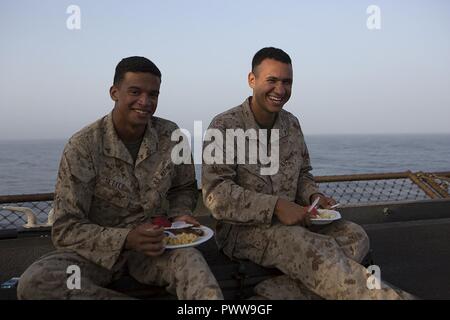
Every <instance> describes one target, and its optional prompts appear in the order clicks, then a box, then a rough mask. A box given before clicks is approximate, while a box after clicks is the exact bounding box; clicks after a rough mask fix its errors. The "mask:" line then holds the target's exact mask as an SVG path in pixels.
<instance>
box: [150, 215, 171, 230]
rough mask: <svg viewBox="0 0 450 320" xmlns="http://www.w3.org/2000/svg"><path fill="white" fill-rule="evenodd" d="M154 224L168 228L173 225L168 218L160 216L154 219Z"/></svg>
mask: <svg viewBox="0 0 450 320" xmlns="http://www.w3.org/2000/svg"><path fill="white" fill-rule="evenodd" d="M152 224H155V225H157V226H160V227H164V228H168V227H170V226H171V225H172V223H171V222H170V221H169V219H167V217H164V216H159V217H154V218H152Z"/></svg>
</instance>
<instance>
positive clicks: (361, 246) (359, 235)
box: [347, 221, 370, 260]
mask: <svg viewBox="0 0 450 320" xmlns="http://www.w3.org/2000/svg"><path fill="white" fill-rule="evenodd" d="M347 228H348V229H349V237H350V238H351V239H352V240H353V244H352V246H353V248H354V253H355V256H356V260H362V259H363V258H364V257H365V256H366V255H367V253H368V252H369V249H370V241H369V236H368V235H367V233H366V231H365V230H364V228H363V227H361V226H360V225H359V224H356V223H354V222H349V221H347Z"/></svg>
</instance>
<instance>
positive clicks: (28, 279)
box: [17, 263, 47, 300]
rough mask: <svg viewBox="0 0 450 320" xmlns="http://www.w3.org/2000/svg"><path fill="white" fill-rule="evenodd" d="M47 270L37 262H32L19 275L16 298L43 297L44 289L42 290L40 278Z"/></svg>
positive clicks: (31, 298) (32, 298)
mask: <svg viewBox="0 0 450 320" xmlns="http://www.w3.org/2000/svg"><path fill="white" fill-rule="evenodd" d="M46 272H47V271H46V270H45V268H44V267H43V266H42V265H41V264H39V263H34V264H32V265H31V266H29V267H28V269H26V270H25V272H24V273H23V274H22V275H21V276H20V280H19V284H18V286H17V298H18V299H19V300H24V299H27V300H28V299H30V300H35V299H45V298H46V297H45V296H43V293H44V292H45V290H43V285H44V283H43V282H42V280H41V278H42V276H43V274H45V273H46Z"/></svg>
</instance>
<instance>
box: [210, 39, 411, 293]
mask: <svg viewBox="0 0 450 320" xmlns="http://www.w3.org/2000/svg"><path fill="white" fill-rule="evenodd" d="M292 79H293V76H292V65H291V59H290V57H289V56H288V55H287V54H286V53H285V52H284V51H282V50H280V49H276V48H263V49H261V50H260V51H259V52H258V53H256V55H255V57H254V58H253V63H252V72H250V74H249V77H248V82H249V85H250V87H251V88H252V89H253V96H252V97H249V98H248V99H246V100H245V101H244V103H242V104H241V105H239V106H237V107H235V108H233V109H230V110H228V111H226V112H224V113H222V114H220V115H218V116H216V117H215V118H214V119H213V120H212V123H211V125H210V127H209V128H210V129H216V130H219V131H220V132H221V133H222V136H223V137H226V136H227V133H226V131H227V130H229V129H234V130H235V129H242V130H244V131H245V132H247V131H248V130H251V129H254V130H256V131H260V130H261V129H277V130H278V135H277V136H276V135H274V133H272V137H270V138H268V139H264V140H265V141H261V140H260V139H259V138H258V140H259V141H258V143H259V145H258V146H259V147H261V146H263V145H267V149H270V150H272V149H271V145H273V144H278V146H279V158H277V159H276V161H278V166H279V167H278V171H277V172H276V173H275V174H272V175H263V174H261V172H262V170H261V169H262V168H263V167H264V166H263V165H262V164H261V163H260V162H259V163H257V164H251V163H250V161H249V159H250V158H251V155H250V154H249V151H248V150H249V149H250V148H244V150H245V152H246V154H245V160H246V162H245V163H244V164H242V163H238V162H239V161H237V160H236V152H235V158H234V159H233V162H232V163H225V164H217V163H214V162H211V161H210V162H209V164H208V163H207V162H206V161H204V164H203V172H202V189H203V199H204V203H205V205H206V207H207V208H209V209H210V211H211V213H212V214H213V216H214V217H215V218H216V219H217V220H218V223H217V230H216V240H217V242H218V245H219V248H221V249H222V250H223V251H224V253H225V254H226V255H228V256H229V257H233V258H237V259H249V260H251V261H253V262H255V263H257V264H259V265H262V266H264V267H275V268H278V269H279V270H281V271H282V272H283V273H284V274H285V275H284V276H280V277H277V278H274V279H269V280H267V281H266V282H263V283H261V284H260V285H258V286H257V287H256V292H257V293H258V294H259V295H261V296H263V297H266V298H276V299H283V298H286V299H287V298H294V299H300V298H312V297H316V298H317V297H319V298H325V299H397V298H403V297H405V296H407V294H403V293H402V292H401V291H400V290H398V291H396V290H393V289H392V288H390V287H388V286H386V285H385V284H383V285H382V288H381V289H379V290H370V289H369V288H368V286H367V279H368V276H369V275H368V274H367V271H366V268H364V267H363V266H362V265H361V264H360V262H361V261H362V259H363V258H364V256H365V255H366V254H367V252H368V250H369V240H368V237H367V234H366V233H365V231H364V230H363V229H362V228H361V227H360V226H358V225H356V224H355V223H352V222H349V221H344V220H340V221H337V222H333V223H332V224H329V225H326V226H322V227H319V226H316V225H313V226H310V216H309V213H308V212H307V210H308V206H309V205H310V204H311V203H312V202H313V201H314V200H315V198H317V197H319V199H320V202H319V204H320V206H321V207H323V208H329V207H330V206H331V205H332V204H334V203H335V201H334V200H333V199H331V198H328V197H326V196H325V195H323V194H322V193H320V191H319V189H318V187H317V186H316V184H315V183H314V179H313V176H312V175H311V173H310V171H311V169H312V168H311V164H310V158H309V155H308V149H307V147H306V144H305V140H304V137H303V133H302V130H301V128H300V124H299V121H298V119H297V118H296V117H295V116H294V115H292V114H291V113H289V112H287V111H285V110H283V109H282V108H283V105H284V104H285V103H286V102H287V101H288V100H289V98H290V94H291V87H292ZM269 133H270V130H269ZM247 138H248V139H247V142H248V143H250V141H251V140H252V139H255V138H254V137H253V138H252V137H251V135H249V136H248V137H247ZM205 140H207V139H205ZM224 140H225V138H224ZM217 141H220V139H219V140H217V139H215V140H214V142H212V144H214V143H216V144H217ZM226 144H228V145H232V146H233V145H234V146H236V144H235V142H233V141H226V142H225V141H224V143H223V145H226ZM209 145H210V144H209V143H208V142H206V141H205V143H204V153H205V154H204V157H205V159H206V158H207V157H208V154H207V153H206V150H207V147H208V146H209ZM217 147H218V148H219V149H217V148H216V149H215V150H220V147H221V146H219V145H218V144H217ZM222 148H223V146H222ZM241 149H242V146H241ZM274 150H276V149H274ZM222 151H223V152H224V153H223V159H226V154H225V153H226V150H223V149H222ZM235 151H236V149H235ZM208 161H209V160H208ZM305 289H306V291H309V292H306V291H305Z"/></svg>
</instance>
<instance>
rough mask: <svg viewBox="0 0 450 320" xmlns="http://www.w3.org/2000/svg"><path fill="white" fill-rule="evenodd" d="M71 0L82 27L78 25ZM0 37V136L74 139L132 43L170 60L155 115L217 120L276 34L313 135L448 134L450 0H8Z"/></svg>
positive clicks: (299, 111) (297, 105)
mask: <svg viewBox="0 0 450 320" xmlns="http://www.w3.org/2000/svg"><path fill="white" fill-rule="evenodd" d="M72 4H73V5H77V6H79V8H80V9H81V20H80V21H81V29H79V30H69V29H68V28H67V26H66V20H67V19H68V18H69V16H70V15H71V14H68V13H66V10H67V8H68V6H69V5H72ZM370 5H376V6H378V7H379V8H380V10H381V11H380V14H381V15H380V17H381V20H380V21H381V29H379V30H369V29H368V27H367V24H366V22H367V19H368V18H369V16H371V15H370V14H368V13H367V12H366V10H367V8H368V6H370ZM0 42H1V51H0V57H1V59H0V69H1V73H0V97H1V99H0V116H1V118H0V119H1V122H0V123H1V125H0V139H28V138H58V139H59V138H68V137H70V136H71V135H72V134H73V133H74V132H76V131H78V130H79V129H81V128H82V127H83V126H85V125H87V124H89V123H91V122H93V121H95V120H96V119H98V118H99V117H101V116H102V115H104V114H106V113H108V112H109V111H110V110H111V109H112V106H113V103H112V101H111V100H110V97H109V93H108V90H109V87H110V85H111V83H112V78H113V74H114V68H115V66H116V64H117V63H118V61H119V60H120V59H121V58H123V57H126V56H130V55H143V56H146V57H148V58H150V59H151V60H153V61H154V62H155V63H156V64H157V65H158V66H159V67H160V69H161V71H162V74H163V82H162V87H161V95H160V100H159V106H158V110H157V113H156V115H158V116H161V117H165V118H168V119H171V120H173V121H175V122H177V123H178V124H179V125H180V126H181V127H183V128H187V129H189V130H192V128H193V123H194V120H201V121H203V126H204V127H206V126H208V125H209V122H210V120H211V119H212V117H213V116H214V115H216V114H218V113H220V112H223V111H225V110H226V109H229V108H231V107H233V106H236V105H238V104H240V103H241V102H242V101H243V100H244V99H245V98H246V97H247V96H248V95H250V94H251V91H250V89H249V87H248V85H247V74H248V72H249V70H250V63H251V59H252V57H253V54H254V53H255V52H256V51H257V50H259V49H260V48H262V47H264V46H276V47H280V48H282V49H284V50H285V51H286V52H288V53H289V54H290V56H291V58H292V59H293V67H294V85H293V93H292V98H291V100H290V101H289V102H288V104H287V105H286V106H285V108H286V109H287V110H289V111H290V112H292V113H294V114H295V115H296V116H297V117H299V119H300V122H301V124H302V127H303V131H304V132H305V134H307V135H308V134H321V133H324V134H326V133H450V125H449V124H450V1H447V0H442V1H437V0H436V1H425V0H421V1H399V0H396V1H378V0H377V1H375V0H373V1H355V0H348V1H335V0H330V1H298V0H292V1H265V0H255V1H225V0H221V1H212V0H209V1H206V0H201V1H200V0H190V1H181V0H178V1H175V0H172V1H111V0H109V1H100V0H96V1H81V0H71V1H62V0H58V1H56V0H55V1H49V0H48V1H35V0H32V1H31V0H30V1H21V0H17V1H12V0H10V1H5V0H2V1H1V2H0Z"/></svg>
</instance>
